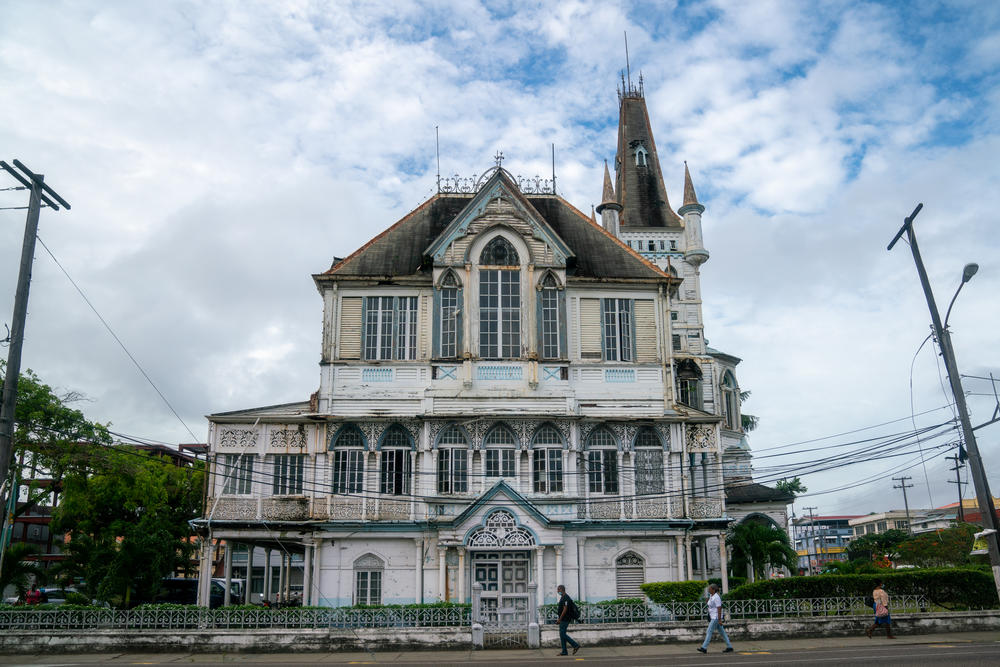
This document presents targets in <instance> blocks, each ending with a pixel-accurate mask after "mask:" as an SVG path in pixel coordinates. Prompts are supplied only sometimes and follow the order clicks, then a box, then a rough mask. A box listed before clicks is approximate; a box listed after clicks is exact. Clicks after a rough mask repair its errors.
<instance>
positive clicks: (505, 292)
mask: <svg viewBox="0 0 1000 667" xmlns="http://www.w3.org/2000/svg"><path fill="white" fill-rule="evenodd" d="M479 265H480V269H479V356H480V357H482V358H483V359H516V358H518V357H520V356H521V259H520V257H519V256H518V254H517V250H515V249H514V246H512V245H511V243H510V241H508V240H507V239H505V238H504V237H503V236H496V237H494V238H493V239H492V240H491V241H490V242H489V243H487V244H486V247H485V248H483V252H482V253H481V254H480V256H479Z"/></svg>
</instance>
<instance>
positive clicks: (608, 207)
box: [597, 160, 622, 237]
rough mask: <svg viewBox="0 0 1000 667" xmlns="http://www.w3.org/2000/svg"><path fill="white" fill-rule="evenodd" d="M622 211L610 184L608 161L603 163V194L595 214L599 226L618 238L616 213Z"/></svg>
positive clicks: (613, 188) (613, 187)
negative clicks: (598, 217)
mask: <svg viewBox="0 0 1000 667" xmlns="http://www.w3.org/2000/svg"><path fill="white" fill-rule="evenodd" d="M621 210H622V205H621V204H619V203H618V200H617V199H616V198H615V186H614V185H612V184H611V172H610V171H608V161H607V160H605V161H604V193H603V194H602V195H601V205H600V206H598V207H597V213H598V214H600V216H601V225H602V226H603V227H604V229H606V230H607V231H608V232H609V233H610V234H614V235H615V236H616V237H617V236H618V231H619V229H618V223H619V218H618V213H619V212H620V211H621Z"/></svg>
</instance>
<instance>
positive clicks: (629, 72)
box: [624, 30, 632, 90]
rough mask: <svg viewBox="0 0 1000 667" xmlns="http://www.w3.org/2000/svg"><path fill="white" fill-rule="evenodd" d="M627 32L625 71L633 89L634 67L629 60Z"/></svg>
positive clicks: (629, 86) (626, 35) (629, 85)
mask: <svg viewBox="0 0 1000 667" xmlns="http://www.w3.org/2000/svg"><path fill="white" fill-rule="evenodd" d="M624 32H625V72H626V73H627V74H628V88H629V90H631V89H632V68H631V66H630V65H629V62H628V31H627V30H626V31H624Z"/></svg>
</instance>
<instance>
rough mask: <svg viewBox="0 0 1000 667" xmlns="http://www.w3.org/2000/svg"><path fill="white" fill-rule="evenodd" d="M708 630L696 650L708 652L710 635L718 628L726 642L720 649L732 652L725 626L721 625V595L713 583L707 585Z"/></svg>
mask: <svg viewBox="0 0 1000 667" xmlns="http://www.w3.org/2000/svg"><path fill="white" fill-rule="evenodd" d="M708 619H709V621H708V632H706V633H705V641H704V642H703V643H702V645H701V646H699V647H698V650H699V651H701V652H702V653H708V643H709V642H710V641H712V635H713V634H715V631H716V630H718V631H719V634H720V635H722V640H723V641H724V642H726V648H725V649H724V650H723V651H722V652H723V653H732V652H733V645H732V644H730V643H729V635H727V634H726V628H725V627H723V625H722V597H721V596H720V595H719V587H718V586H716V585H715V584H709V585H708Z"/></svg>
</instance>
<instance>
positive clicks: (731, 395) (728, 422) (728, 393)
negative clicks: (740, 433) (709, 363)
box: [722, 371, 740, 431]
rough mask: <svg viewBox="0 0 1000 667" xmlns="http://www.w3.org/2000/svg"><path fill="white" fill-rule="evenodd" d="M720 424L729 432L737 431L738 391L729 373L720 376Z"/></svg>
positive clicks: (734, 380) (733, 378)
mask: <svg viewBox="0 0 1000 667" xmlns="http://www.w3.org/2000/svg"><path fill="white" fill-rule="evenodd" d="M722 423H723V425H724V426H725V427H726V428H728V429H729V430H731V431H737V430H739V423H740V419H739V389H738V388H737V386H736V378H735V377H733V374H732V373H731V372H730V371H726V372H725V373H723V375H722Z"/></svg>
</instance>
